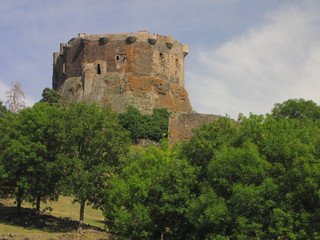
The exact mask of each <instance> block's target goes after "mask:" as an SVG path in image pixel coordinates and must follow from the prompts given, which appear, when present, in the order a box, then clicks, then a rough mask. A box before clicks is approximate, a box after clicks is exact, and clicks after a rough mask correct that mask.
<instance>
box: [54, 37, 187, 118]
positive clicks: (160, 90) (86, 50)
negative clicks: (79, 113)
mask: <svg viewBox="0 0 320 240" xmlns="http://www.w3.org/2000/svg"><path fill="white" fill-rule="evenodd" d="M187 54H188V46H187V45H182V44H181V43H179V42H177V41H175V40H174V39H172V38H171V37H169V36H162V35H160V34H155V35H150V34H149V32H147V31H139V32H138V33H116V34H95V35H87V34H84V33H82V34H79V35H78V37H77V38H72V39H71V40H70V41H69V42H68V43H61V44H60V52H55V53H54V54H53V89H55V90H57V91H58V92H60V94H61V95H62V101H63V102H80V101H83V102H88V103H97V104H98V105H100V106H109V107H111V108H112V109H113V110H114V111H118V112H123V111H125V110H126V108H127V106H128V105H132V106H135V107H137V108H138V109H139V110H141V111H142V112H144V113H151V112H152V109H153V108H167V109H168V110H169V111H171V112H189V111H191V110H192V109H191V105H190V102H189V98H188V93H187V91H186V90H185V87H184V57H185V56H186V55H187Z"/></svg>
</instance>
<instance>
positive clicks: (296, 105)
mask: <svg viewBox="0 0 320 240" xmlns="http://www.w3.org/2000/svg"><path fill="white" fill-rule="evenodd" d="M271 115H272V116H273V117H274V118H276V119H279V118H287V119H290V118H308V119H320V106H318V105H317V104H316V103H315V102H313V101H312V100H305V99H303V98H300V99H289V100H287V101H284V102H283V103H276V104H275V105H274V108H273V109H272V111H271Z"/></svg>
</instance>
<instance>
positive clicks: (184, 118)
mask: <svg viewBox="0 0 320 240" xmlns="http://www.w3.org/2000/svg"><path fill="white" fill-rule="evenodd" d="M219 117H220V116H219V115H213V114H201V113H195V112H189V113H176V114H173V115H171V116H170V118H169V130H168V131H169V144H170V145H172V144H174V143H175V142H177V141H187V140H189V139H190V137H191V136H192V135H193V132H192V129H195V128H198V127H200V126H201V125H202V124H204V123H209V122H213V121H217V120H218V119H219Z"/></svg>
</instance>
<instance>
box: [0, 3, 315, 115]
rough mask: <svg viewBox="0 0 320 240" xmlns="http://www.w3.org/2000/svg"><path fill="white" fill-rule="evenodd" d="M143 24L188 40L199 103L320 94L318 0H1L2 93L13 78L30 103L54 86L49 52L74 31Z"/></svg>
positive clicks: (191, 84)
mask: <svg viewBox="0 0 320 240" xmlns="http://www.w3.org/2000/svg"><path fill="white" fill-rule="evenodd" d="M140 30H148V31H149V32H150V33H151V34H153V33H158V34H162V35H168V36H171V37H173V38H174V39H176V40H177V41H179V42H181V43H182V44H187V45H189V55H188V56H187V57H186V58H185V82H186V83H185V87H186V89H187V91H188V93H189V98H190V101H191V105H192V107H193V109H194V110H195V111H197V112H200V113H210V114H217V115H223V116H224V115H228V116H231V117H233V118H237V116H238V114H239V113H242V114H244V115H246V116H247V115H249V114H250V113H253V114H265V113H268V112H270V111H271V109H272V108H273V106H274V104H275V103H281V102H283V101H285V100H287V99H291V98H304V99H307V100H313V101H315V102H316V103H318V104H320V94H319V92H320V91H319V90H320V1H319V0H281V1H279V0H259V1H257V0H201V1H200V0H199V1H195V0H161V1H160V0H157V1H155V0H90V1H88V0H55V1H45V0H15V1H12V0H1V4H0V32H1V34H0V101H3V102H5V101H6V92H7V91H8V90H9V89H10V88H11V87H12V83H13V82H20V83H21V85H22V88H23V91H24V92H25V95H26V99H25V101H26V104H27V105H28V106H32V104H34V103H35V102H37V101H39V100H40V99H41V93H42V90H43V89H44V88H46V87H50V88H51V87H52V85H51V78H52V53H53V52H56V51H59V44H60V43H64V42H68V41H69V40H70V39H71V38H73V37H76V36H77V35H78V33H87V34H98V33H127V32H138V31H140Z"/></svg>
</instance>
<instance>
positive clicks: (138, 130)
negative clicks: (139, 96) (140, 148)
mask: <svg viewBox="0 0 320 240" xmlns="http://www.w3.org/2000/svg"><path fill="white" fill-rule="evenodd" d="M169 116H170V113H169V112H168V110H167V109H166V108H155V109H153V113H152V115H147V114H142V113H141V112H140V111H139V109H137V108H135V107H133V106H129V107H128V108H127V111H126V112H124V113H119V119H120V124H121V125H122V126H123V127H124V128H125V129H127V130H128V131H129V132H130V133H131V139H132V140H133V141H137V140H138V139H150V140H154V141H159V140H160V139H163V138H166V137H167V135H168V122H169Z"/></svg>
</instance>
